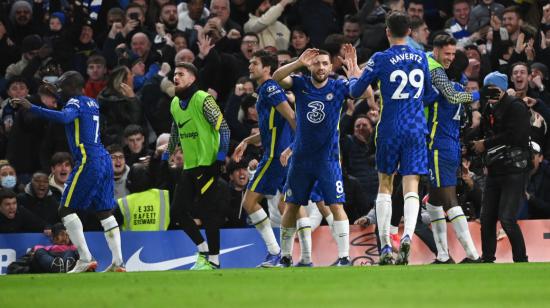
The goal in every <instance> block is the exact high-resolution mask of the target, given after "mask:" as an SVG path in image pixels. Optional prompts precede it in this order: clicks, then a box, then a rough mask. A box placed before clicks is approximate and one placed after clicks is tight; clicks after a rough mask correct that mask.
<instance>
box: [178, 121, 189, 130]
mask: <svg viewBox="0 0 550 308" xmlns="http://www.w3.org/2000/svg"><path fill="white" fill-rule="evenodd" d="M189 121H191V119H189V120H187V121H185V122H183V123H178V127H179V128H183V127H184V126H185V124H187V123H189Z"/></svg>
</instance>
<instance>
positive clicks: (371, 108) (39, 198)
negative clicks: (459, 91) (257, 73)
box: [0, 0, 550, 232]
mask: <svg viewBox="0 0 550 308" xmlns="http://www.w3.org/2000/svg"><path fill="white" fill-rule="evenodd" d="M391 11H404V12H407V14H408V15H410V16H411V18H412V32H411V35H410V37H409V38H408V44H409V45H410V46H412V47H414V48H417V49H420V50H424V51H427V52H428V51H430V50H431V46H430V43H431V41H432V39H433V37H434V36H435V35H437V34H441V33H448V35H450V36H453V37H454V38H456V39H457V40H458V46H459V49H461V50H462V51H464V53H465V54H466V56H467V58H468V61H469V64H468V68H467V69H466V71H465V77H466V89H467V90H469V91H473V90H477V89H479V88H480V82H481V81H482V80H483V78H484V76H485V75H486V74H488V73H489V72H491V71H496V70H498V71H500V72H502V73H504V74H507V75H508V76H509V78H510V89H509V93H510V94H511V95H515V96H518V97H520V98H522V99H523V101H524V102H525V104H526V105H527V106H528V107H529V108H530V112H531V123H532V134H531V138H532V140H533V146H532V149H533V168H532V170H531V172H530V180H529V184H528V186H527V188H526V191H525V201H524V204H523V205H522V206H521V211H520V213H518V215H519V217H520V218H524V219H526V218H530V219H542V218H550V193H549V192H550V165H549V164H548V162H547V161H546V160H545V157H548V155H550V133H549V131H548V125H549V123H550V92H549V89H550V82H549V80H550V78H549V77H550V72H549V70H548V68H549V66H550V56H549V55H550V4H549V3H548V1H534V0H531V1H529V0H515V1H512V0H502V1H496V0H478V1H475V0H454V1H435V0H409V1H403V0H210V1H208V0H187V1H183V0H178V1H174V0H94V1H92V0H78V1H75V0H15V1H13V0H12V1H2V3H0V54H1V56H0V96H1V100H0V108H1V109H0V159H2V160H1V162H0V179H1V182H0V185H1V190H2V193H0V197H1V200H0V202H1V203H0V232H42V231H45V232H48V230H50V228H51V226H52V225H54V224H55V223H56V222H59V217H58V216H57V211H56V208H57V205H58V203H59V199H60V195H61V191H62V190H63V185H64V183H65V181H66V180H67V177H68V176H69V173H70V170H71V168H72V166H73V161H72V158H71V156H70V154H68V153H67V152H68V146H67V140H66V137H65V133H64V128H63V126H62V125H60V124H56V123H52V122H47V121H45V120H42V119H40V118H38V117H36V116H34V115H33V114H32V113H31V112H29V111H27V110H18V109H17V108H14V107H13V106H12V104H10V100H11V99H14V98H22V97H26V98H28V99H29V100H30V101H31V102H32V103H33V104H37V105H41V106H45V107H48V108H52V109H58V110H59V109H61V108H62V107H63V103H64V102H61V101H59V97H58V95H57V93H56V91H55V88H52V87H51V86H48V85H47V84H45V83H52V82H55V80H56V79H57V78H58V77H59V76H60V75H61V74H62V73H63V72H65V71H68V70H76V71H78V72H80V73H81V74H82V75H83V76H85V77H86V86H85V90H84V91H85V95H87V96H90V97H93V98H95V99H96V100H97V102H98V103H99V106H100V112H101V122H100V136H101V140H102V142H103V144H104V145H105V146H106V147H107V149H108V151H109V153H110V154H111V157H112V161H113V167H114V176H115V178H114V181H115V194H116V198H121V197H124V196H126V195H127V194H128V193H130V191H129V190H128V188H127V186H126V184H127V183H126V179H127V176H128V173H129V172H130V170H131V168H132V166H133V165H134V164H136V163H139V164H145V165H148V166H149V169H150V170H149V172H150V176H151V177H152V179H154V186H155V187H157V188H162V189H167V190H169V191H170V193H172V191H173V188H174V185H175V179H177V176H178V173H179V171H180V170H181V168H182V165H183V159H184V156H185V153H181V150H180V151H179V152H177V154H175V155H173V156H172V157H171V158H170V161H169V162H170V163H169V165H168V166H163V165H162V162H161V159H160V158H161V156H162V153H163V152H164V149H166V143H167V142H168V134H169V133H170V128H171V124H172V118H171V115H170V108H169V106H170V102H171V100H172V97H173V96H174V84H173V82H172V74H173V68H174V67H175V63H177V62H180V61H185V62H192V63H193V64H194V65H195V66H196V67H197V68H198V69H199V78H198V83H199V87H200V88H201V89H203V90H205V91H208V93H210V94H211V95H212V96H213V97H214V98H215V99H216V102H217V103H218V104H219V106H220V108H221V109H222V110H223V111H224V116H225V118H226V120H227V123H228V125H229V128H230V130H231V140H232V145H233V148H234V146H235V145H237V144H238V143H239V142H240V141H241V140H242V139H244V138H246V137H247V136H250V135H251V134H254V133H256V132H258V123H257V121H258V115H257V113H256V110H255V100H256V96H255V93H254V91H255V88H256V87H257V86H258V85H257V84H254V82H253V81H251V80H250V79H249V78H248V65H249V63H248V61H249V59H250V58H251V56H252V54H253V53H254V52H255V51H257V50H259V49H266V50H268V51H271V52H273V53H276V54H277V57H278V59H279V63H280V64H284V63H287V62H288V61H290V60H291V59H292V58H293V57H296V56H298V55H300V53H301V52H302V51H304V50H305V49H307V48H309V47H317V48H322V49H325V50H327V51H328V52H329V53H330V55H331V59H332V62H333V68H334V69H333V72H332V77H333V78H344V77H343V75H344V74H343V69H342V63H341V61H340V58H339V56H340V55H341V54H340V53H341V47H342V45H343V44H345V43H351V44H353V46H354V47H355V48H356V49H357V53H358V59H359V62H360V63H364V62H366V61H367V60H368V59H369V58H370V56H371V55H372V54H373V53H374V52H377V51H381V50H384V49H386V48H387V47H388V46H389V45H388V41H387V39H386V35H385V31H384V28H385V26H384V19H385V16H386V15H387V14H388V12H391ZM373 86H374V90H375V91H374V93H373V95H372V96H371V97H369V98H367V99H364V100H352V99H348V100H347V101H346V102H345V103H344V111H343V113H342V119H341V122H340V123H341V124H340V126H341V127H340V133H341V151H342V162H343V167H344V173H345V178H346V181H345V182H344V183H345V184H344V185H345V191H346V193H347V194H348V196H347V199H348V200H349V202H348V203H349V204H346V209H347V210H348V215H349V216H350V221H354V220H355V219H357V218H359V217H360V216H363V215H365V214H366V213H367V212H368V211H369V210H370V209H371V208H372V206H373V204H374V200H375V198H376V193H377V187H378V179H377V172H376V169H375V161H374V153H375V143H374V136H375V129H376V123H377V121H378V118H379V116H380V101H379V97H380V95H379V89H377V88H376V85H373ZM287 96H288V99H289V102H293V100H294V98H293V95H292V93H287ZM483 108H485V106H483V104H480V103H479V102H475V103H473V104H471V105H468V106H466V108H465V113H464V115H463V116H462V118H463V130H464V135H467V134H468V133H469V132H470V131H472V130H475V129H476V127H477V126H478V125H479V122H480V111H481V110H482V109H483ZM535 143H536V145H535ZM261 153H262V145H261V144H257V145H255V146H249V147H248V149H247V152H246V159H245V162H244V163H243V162H240V163H235V162H234V161H232V160H231V158H230V156H228V157H227V164H226V174H225V175H224V178H225V179H224V180H220V182H219V183H217V185H222V186H224V187H226V188H227V189H224V190H223V191H224V193H225V194H226V195H225V197H224V198H222V200H220V207H222V208H223V213H224V216H225V221H226V227H246V226H247V222H246V214H245V212H244V211H243V210H242V208H241V198H242V194H243V191H244V189H245V187H246V184H247V182H248V180H249V178H250V172H251V171H253V170H254V168H255V167H256V165H257V162H258V160H259V158H260V157H261ZM230 154H231V153H230ZM457 176H458V177H459V178H460V179H461V181H460V182H461V183H460V185H459V189H458V192H459V200H460V202H461V205H462V206H463V207H464V208H465V210H466V212H467V214H468V216H469V217H470V218H471V219H476V218H477V217H478V216H479V210H480V208H481V200H482V196H483V187H484V168H483V163H482V159H481V158H480V157H479V156H476V155H474V154H472V152H471V151H468V143H467V142H465V143H464V151H463V162H462V168H461V170H460V171H459V172H458V173H457ZM265 206H266V207H267V204H266V205H265ZM200 210H201V209H196V212H195V216H196V222H197V223H199V224H200V223H201V222H200V217H201V213H200ZM89 214H90V213H85V212H82V213H79V215H80V216H81V217H82V219H83V222H84V225H85V230H100V229H101V228H100V227H99V226H97V225H94V223H93V222H94V221H95V220H94V219H86V217H87V215H89Z"/></svg>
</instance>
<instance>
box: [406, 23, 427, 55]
mask: <svg viewBox="0 0 550 308" xmlns="http://www.w3.org/2000/svg"><path fill="white" fill-rule="evenodd" d="M429 36H430V30H429V29H428V25H426V22H425V21H424V20H423V19H420V18H418V17H413V18H411V35H409V36H408V37H407V45H409V46H410V47H412V48H414V49H418V50H421V51H425V50H426V47H427V46H428V37H429Z"/></svg>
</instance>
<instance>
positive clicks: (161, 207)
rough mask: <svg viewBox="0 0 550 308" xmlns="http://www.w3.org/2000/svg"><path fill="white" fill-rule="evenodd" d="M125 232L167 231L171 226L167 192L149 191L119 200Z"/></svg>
mask: <svg viewBox="0 0 550 308" xmlns="http://www.w3.org/2000/svg"><path fill="white" fill-rule="evenodd" d="M117 202H118V207H119V209H120V212H121V213H122V216H123V217H124V223H123V224H122V230H124V231H166V229H168V225H169V224H170V200H169V196H168V191H167V190H159V189H155V188H153V189H149V190H146V191H143V192H140V193H134V194H131V195H128V196H126V197H124V198H120V199H118V201H117Z"/></svg>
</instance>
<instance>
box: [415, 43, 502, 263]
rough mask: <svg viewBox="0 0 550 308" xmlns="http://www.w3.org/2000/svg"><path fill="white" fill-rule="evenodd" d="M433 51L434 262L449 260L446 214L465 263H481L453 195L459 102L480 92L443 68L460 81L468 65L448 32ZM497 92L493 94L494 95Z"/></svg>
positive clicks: (430, 118) (457, 161) (458, 159)
mask: <svg viewBox="0 0 550 308" xmlns="http://www.w3.org/2000/svg"><path fill="white" fill-rule="evenodd" d="M433 44H434V50H433V53H432V54H429V55H428V62H429V67H430V72H431V76H432V81H433V83H434V86H435V87H436V88H437V89H438V90H439V95H438V96H437V98H436V99H435V101H434V102H433V103H432V104H430V105H429V107H428V109H429V114H428V127H429V132H430V135H429V140H428V151H429V152H428V161H429V169H430V184H431V185H430V190H429V195H430V199H429V203H428V204H427V205H426V208H427V210H428V213H429V214H430V219H431V221H432V231H433V235H434V238H435V242H436V246H437V251H438V253H437V258H436V260H435V262H434V263H435V264H440V263H452V262H453V260H452V259H451V258H450V256H449V251H448V245H447V221H446V219H445V213H447V216H448V217H449V220H450V221H451V223H452V224H453V227H454V229H455V231H456V235H457V238H458V240H459V242H460V244H461V245H462V247H463V248H464V250H465V251H466V256H467V257H466V258H465V259H464V260H462V262H464V263H472V262H480V260H481V259H480V258H479V255H478V253H477V251H476V248H475V246H474V242H473V241H472V237H471V235H470V230H469V229H468V222H467V221H466V217H465V216H464V212H463V211H462V207H460V206H459V205H458V200H457V196H456V182H457V171H458V167H459V166H460V163H461V149H460V141H459V134H460V116H461V110H462V108H461V107H462V104H461V103H471V102H473V101H475V100H479V96H480V94H479V92H474V93H471V94H470V93H467V92H465V91H464V90H463V88H462V86H461V85H460V84H458V83H454V84H453V83H452V82H451V81H450V80H449V76H447V74H446V73H445V71H444V69H449V67H451V64H453V67H452V69H451V70H450V71H451V72H453V74H454V75H455V76H452V77H453V79H454V80H455V81H457V82H458V81H460V79H461V77H462V73H463V71H464V70H465V69H466V67H467V66H468V59H467V58H466V56H465V55H464V54H461V55H462V57H458V58H457V59H456V60H455V56H456V40H455V39H454V38H452V37H450V36H447V35H438V36H436V37H435V39H434V43H433ZM495 95H496V94H495Z"/></svg>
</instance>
